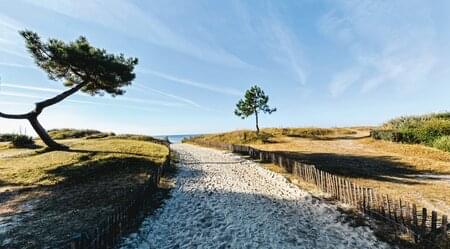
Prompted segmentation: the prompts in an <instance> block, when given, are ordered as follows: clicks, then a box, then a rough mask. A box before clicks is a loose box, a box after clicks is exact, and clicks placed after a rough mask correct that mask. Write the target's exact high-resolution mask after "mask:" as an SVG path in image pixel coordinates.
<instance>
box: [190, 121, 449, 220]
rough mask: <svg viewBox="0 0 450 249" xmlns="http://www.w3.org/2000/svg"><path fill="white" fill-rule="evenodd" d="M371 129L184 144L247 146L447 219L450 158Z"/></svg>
mask: <svg viewBox="0 0 450 249" xmlns="http://www.w3.org/2000/svg"><path fill="white" fill-rule="evenodd" d="M371 130H373V127H350V128H283V129H280V128H266V129H262V132H264V133H266V134H268V135H269V136H270V138H269V140H268V142H262V141H261V140H258V139H256V135H255V133H254V132H253V135H252V134H251V131H233V132H227V133H222V134H212V135H204V136H200V137H196V138H193V139H190V140H189V141H187V142H188V143H198V144H203V145H207V143H208V142H210V143H232V144H247V145H251V146H254V147H256V148H258V149H262V150H267V151H277V152H280V153H286V154H289V155H290V156H292V157H295V158H297V159H298V160H300V161H302V162H304V163H307V164H314V165H316V167H318V168H319V169H321V170H324V171H327V172H330V173H333V174H336V175H339V176H344V177H348V178H350V179H351V180H352V181H354V182H355V183H357V184H358V185H361V186H367V187H372V188H374V189H377V190H379V191H381V192H383V193H387V194H389V195H390V196H392V197H397V198H402V199H404V200H407V201H410V202H412V203H417V204H418V205H419V206H421V207H426V208H428V209H430V210H436V211H438V212H440V213H447V214H450V198H449V197H448V192H449V191H450V187H449V186H450V185H449V180H450V153H448V152H445V151H440V150H436V149H434V148H430V147H428V146H425V145H422V144H401V143H391V142H388V141H384V140H379V139H373V138H372V137H370V131H371ZM377 130H378V129H377ZM244 134H245V135H244ZM372 135H373V134H372ZM249 138H250V139H249ZM433 143H434V145H433V146H436V147H437V148H442V149H445V148H446V147H447V148H448V145H449V138H448V136H441V137H439V138H437V139H435V140H433Z"/></svg>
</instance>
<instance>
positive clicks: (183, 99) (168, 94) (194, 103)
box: [134, 83, 203, 108]
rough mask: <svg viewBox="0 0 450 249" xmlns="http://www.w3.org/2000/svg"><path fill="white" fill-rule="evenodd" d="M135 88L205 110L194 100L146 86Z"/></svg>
mask: <svg viewBox="0 0 450 249" xmlns="http://www.w3.org/2000/svg"><path fill="white" fill-rule="evenodd" d="M134 86H137V87H138V88H141V89H144V90H147V91H151V92H154V93H157V94H160V95H162V96H166V97H169V98H172V99H175V100H177V101H181V102H184V103H186V104H189V105H191V106H194V107H198V108H203V107H202V106H201V105H199V104H197V103H196V102H194V101H193V100H190V99H187V98H184V97H181V96H177V95H174V94H171V93H166V92H163V91H160V90H158V89H154V88H151V87H148V86H145V85H143V84H137V83H135V84H134Z"/></svg>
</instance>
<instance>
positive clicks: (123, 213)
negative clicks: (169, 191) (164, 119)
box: [60, 148, 171, 249]
mask: <svg viewBox="0 0 450 249" xmlns="http://www.w3.org/2000/svg"><path fill="white" fill-rule="evenodd" d="M170 163H171V153H170V148H169V154H168V155H167V157H166V160H165V161H164V163H163V164H162V166H161V167H158V169H157V170H156V171H154V172H153V173H152V174H151V176H150V177H149V179H148V180H147V182H146V183H145V184H144V185H143V186H142V187H141V188H140V189H137V190H135V191H133V192H130V193H128V195H130V196H132V198H130V201H129V202H128V203H125V204H122V205H121V206H120V207H119V208H117V209H116V210H115V212H114V213H113V214H112V215H109V216H108V217H106V219H104V220H103V221H102V222H99V225H98V226H97V227H96V228H95V229H91V230H89V231H85V232H82V233H80V234H78V235H77V236H75V237H74V238H72V239H71V240H69V241H68V242H65V243H63V244H62V245H61V247H60V248H70V249H82V248H83V249H84V248H87V249H104V248H105V249H106V248H113V247H114V246H115V245H116V244H117V243H118V242H119V241H120V238H121V237H122V236H123V235H125V234H126V233H127V232H128V231H129V230H130V229H132V228H135V227H137V226H139V222H140V221H141V218H142V210H144V209H145V208H147V207H149V206H151V205H152V203H149V202H151V200H149V196H151V195H152V194H154V192H155V190H156V189H157V187H158V184H159V182H160V178H161V175H162V174H163V172H164V169H165V168H166V167H168V166H169V165H170Z"/></svg>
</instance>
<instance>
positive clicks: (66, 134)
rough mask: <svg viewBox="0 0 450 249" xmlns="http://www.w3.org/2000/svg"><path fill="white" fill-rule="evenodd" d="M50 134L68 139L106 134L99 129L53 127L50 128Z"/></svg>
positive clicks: (57, 137)
mask: <svg viewBox="0 0 450 249" xmlns="http://www.w3.org/2000/svg"><path fill="white" fill-rule="evenodd" d="M48 134H49V135H50V136H51V137H52V138H53V139H68V138H82V137H89V136H93V135H101V134H106V133H102V132H100V131H97V130H77V129H53V130H49V131H48Z"/></svg>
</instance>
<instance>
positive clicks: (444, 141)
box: [433, 136, 450, 152]
mask: <svg viewBox="0 0 450 249" xmlns="http://www.w3.org/2000/svg"><path fill="white" fill-rule="evenodd" d="M433 147H434V148H437V149H440V150H445V151H448V152H450V136H442V137H440V138H438V139H436V140H434V142H433Z"/></svg>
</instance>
